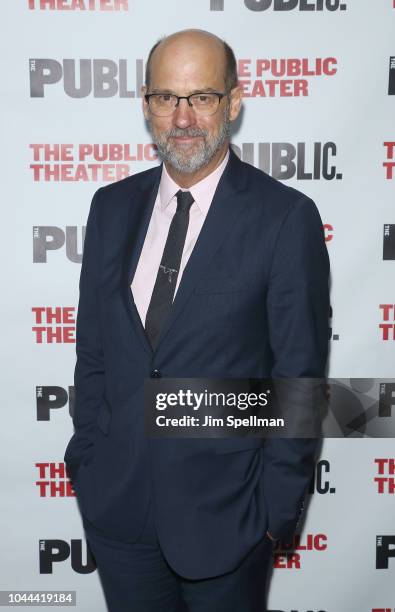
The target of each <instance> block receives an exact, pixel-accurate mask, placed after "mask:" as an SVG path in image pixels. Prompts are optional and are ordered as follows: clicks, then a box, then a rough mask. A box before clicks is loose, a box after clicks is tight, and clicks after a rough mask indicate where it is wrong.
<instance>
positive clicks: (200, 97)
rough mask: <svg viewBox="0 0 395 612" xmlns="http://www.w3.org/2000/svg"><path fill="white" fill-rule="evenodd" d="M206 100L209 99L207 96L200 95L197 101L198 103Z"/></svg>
mask: <svg viewBox="0 0 395 612" xmlns="http://www.w3.org/2000/svg"><path fill="white" fill-rule="evenodd" d="M208 99H209V96H205V95H203V94H202V95H201V96H198V99H197V101H198V102H207V100H208Z"/></svg>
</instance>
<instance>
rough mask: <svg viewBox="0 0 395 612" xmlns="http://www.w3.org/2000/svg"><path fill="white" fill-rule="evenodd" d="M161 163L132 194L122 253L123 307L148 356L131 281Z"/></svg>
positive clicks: (150, 212)
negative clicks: (127, 312)
mask: <svg viewBox="0 0 395 612" xmlns="http://www.w3.org/2000/svg"><path fill="white" fill-rule="evenodd" d="M161 174H162V165H160V166H158V167H157V168H155V169H154V171H153V175H151V176H150V177H149V180H145V181H144V183H143V184H140V185H139V186H138V187H137V188H136V191H135V192H134V194H133V203H131V204H130V212H129V217H128V222H127V245H126V255H125V258H124V261H123V265H124V269H123V273H122V289H123V292H124V293H123V294H124V299H125V302H126V306H127V309H128V311H129V314H130V316H131V318H132V322H133V325H134V327H135V329H136V331H137V334H138V335H139V337H140V340H141V342H142V345H143V347H144V349H145V350H146V351H147V352H148V354H150V355H152V348H151V345H150V343H149V340H148V337H147V335H146V333H145V329H144V326H143V324H142V321H141V319H140V315H139V313H138V310H137V307H136V304H135V301H134V299H133V294H132V290H131V283H132V280H133V277H134V274H135V271H136V268H137V264H138V261H139V258H140V254H141V250H142V248H143V244H144V239H145V236H146V233H147V230H148V225H149V222H150V219H151V215H152V211H153V208H154V204H155V200H156V196H157V193H158V189H159V183H160V177H161Z"/></svg>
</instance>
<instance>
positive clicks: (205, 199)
mask: <svg viewBox="0 0 395 612" xmlns="http://www.w3.org/2000/svg"><path fill="white" fill-rule="evenodd" d="M228 160H229V150H228V151H227V152H226V155H225V157H224V159H223V160H222V162H221V163H220V165H219V166H218V167H217V168H215V170H213V171H212V172H211V173H210V174H209V175H208V176H206V177H205V178H204V179H202V180H201V181H199V182H198V183H196V184H195V185H193V186H192V187H190V189H183V188H182V187H180V186H179V185H177V183H176V182H175V181H174V180H173V179H172V178H171V176H169V174H168V172H167V170H166V166H165V164H163V168H162V176H161V179H160V184H159V200H160V202H159V205H160V208H161V209H162V210H165V209H166V208H167V206H168V205H169V204H170V202H171V201H172V199H173V198H174V196H175V195H176V193H177V191H179V189H182V190H183V191H190V192H191V194H192V197H193V199H194V200H195V202H196V204H197V206H198V207H199V209H200V211H201V212H202V213H204V214H207V212H208V209H209V208H210V204H211V201H212V199H213V197H214V193H215V190H216V188H217V185H218V183H219V179H220V178H221V176H222V173H223V171H224V170H225V166H226V164H227V163H228Z"/></svg>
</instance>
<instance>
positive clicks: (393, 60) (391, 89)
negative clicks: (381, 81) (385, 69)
mask: <svg viewBox="0 0 395 612" xmlns="http://www.w3.org/2000/svg"><path fill="white" fill-rule="evenodd" d="M388 95H389V96H395V55H392V56H391V57H390V67H389V77H388Z"/></svg>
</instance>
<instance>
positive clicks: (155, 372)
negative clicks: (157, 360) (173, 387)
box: [151, 370, 162, 378]
mask: <svg viewBox="0 0 395 612" xmlns="http://www.w3.org/2000/svg"><path fill="white" fill-rule="evenodd" d="M161 377H162V374H161V372H159V370H152V372H151V378H161Z"/></svg>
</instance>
